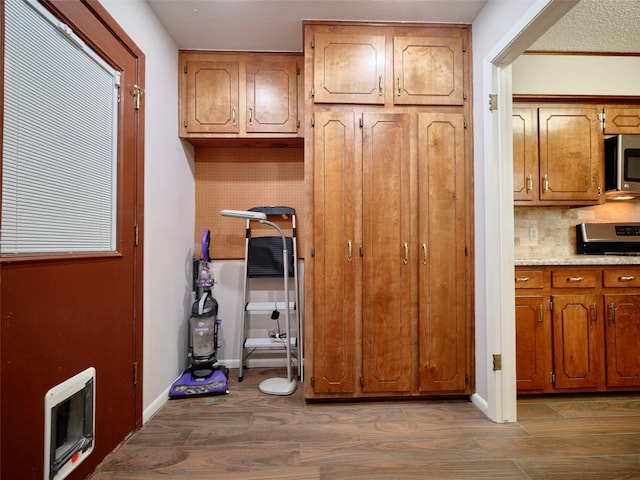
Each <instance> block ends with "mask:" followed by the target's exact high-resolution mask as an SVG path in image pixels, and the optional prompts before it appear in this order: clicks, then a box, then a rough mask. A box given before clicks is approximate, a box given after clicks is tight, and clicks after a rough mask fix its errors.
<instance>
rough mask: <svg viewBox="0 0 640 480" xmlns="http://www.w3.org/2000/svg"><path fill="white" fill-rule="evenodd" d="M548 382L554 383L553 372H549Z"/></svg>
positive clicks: (554, 376) (554, 375)
mask: <svg viewBox="0 0 640 480" xmlns="http://www.w3.org/2000/svg"><path fill="white" fill-rule="evenodd" d="M549 381H550V382H551V383H556V374H555V373H553V372H549Z"/></svg>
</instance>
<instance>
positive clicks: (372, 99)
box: [313, 33, 385, 105]
mask: <svg viewBox="0 0 640 480" xmlns="http://www.w3.org/2000/svg"><path fill="white" fill-rule="evenodd" d="M314 41H315V47H314V61H313V87H314V97H313V101H314V102H315V103H355V104H378V105H383V104H384V102H385V96H384V87H385V86H384V81H385V78H384V72H385V36H384V34H338V33H316V34H315V35H314Z"/></svg>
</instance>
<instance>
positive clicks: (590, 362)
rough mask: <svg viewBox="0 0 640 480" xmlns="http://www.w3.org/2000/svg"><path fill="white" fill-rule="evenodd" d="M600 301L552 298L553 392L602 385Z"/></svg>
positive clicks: (593, 297) (578, 297)
mask: <svg viewBox="0 0 640 480" xmlns="http://www.w3.org/2000/svg"><path fill="white" fill-rule="evenodd" d="M599 298H601V297H599V296H598V295H552V297H551V300H552V302H553V361H554V373H555V387H556V389H559V390H560V389H572V388H590V389H593V388H598V387H602V386H603V385H602V384H603V382H602V380H603V364H602V361H603V354H604V352H603V346H604V337H603V328H602V323H603V321H604V319H603V317H604V315H598V314H599V313H601V312H599V309H600V305H599ZM599 317H600V318H599Z"/></svg>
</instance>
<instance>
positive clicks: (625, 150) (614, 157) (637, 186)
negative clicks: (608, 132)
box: [604, 135, 640, 198]
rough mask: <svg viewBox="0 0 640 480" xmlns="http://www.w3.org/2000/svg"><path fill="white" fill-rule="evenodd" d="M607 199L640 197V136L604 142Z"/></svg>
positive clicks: (609, 139) (618, 136) (622, 136)
mask: <svg viewBox="0 0 640 480" xmlns="http://www.w3.org/2000/svg"><path fill="white" fill-rule="evenodd" d="M604 180H605V190H606V196H607V198H620V197H630V198H635V197H640V135H616V136H614V137H611V138H607V139H605V141H604Z"/></svg>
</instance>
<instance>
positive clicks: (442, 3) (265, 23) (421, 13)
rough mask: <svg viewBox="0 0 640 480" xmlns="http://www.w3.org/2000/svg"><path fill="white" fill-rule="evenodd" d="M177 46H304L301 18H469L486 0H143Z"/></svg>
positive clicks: (283, 48) (271, 48) (293, 48)
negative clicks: (145, 0)
mask: <svg viewBox="0 0 640 480" xmlns="http://www.w3.org/2000/svg"><path fill="white" fill-rule="evenodd" d="M147 1H148V3H149V5H150V6H151V9H152V10H153V11H154V12H155V13H156V15H157V16H158V18H159V19H160V21H161V22H162V24H163V25H164V27H165V28H166V29H167V31H168V32H169V34H170V35H171V37H172V38H173V40H174V41H175V42H176V43H177V44H178V47H179V48H181V49H207V50H246V51H293V52H302V50H303V48H302V20H368V21H413V22H452V23H471V22H472V21H473V19H474V18H475V17H476V16H477V14H478V12H479V11H480V10H481V9H482V7H483V6H484V4H485V3H486V0H147Z"/></svg>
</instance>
